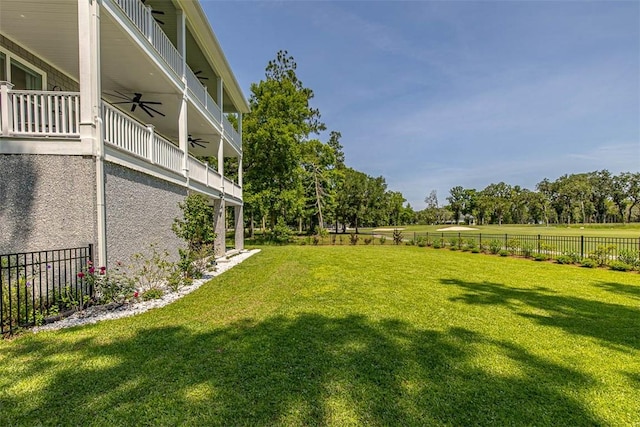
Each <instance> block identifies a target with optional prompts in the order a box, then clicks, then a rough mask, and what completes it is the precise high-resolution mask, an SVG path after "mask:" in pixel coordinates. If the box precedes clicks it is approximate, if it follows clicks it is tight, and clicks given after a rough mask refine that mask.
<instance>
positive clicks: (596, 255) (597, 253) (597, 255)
mask: <svg viewBox="0 0 640 427" xmlns="http://www.w3.org/2000/svg"><path fill="white" fill-rule="evenodd" d="M615 250H616V247H615V246H614V245H609V246H603V245H599V246H598V247H597V248H596V250H594V251H593V252H591V253H590V254H589V258H591V259H593V260H594V261H595V262H596V263H597V264H598V266H600V267H602V266H603V265H607V264H608V263H609V261H611V258H612V254H613V253H614V252H615Z"/></svg>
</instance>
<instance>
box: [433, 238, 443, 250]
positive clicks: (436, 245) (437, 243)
mask: <svg viewBox="0 0 640 427" xmlns="http://www.w3.org/2000/svg"><path fill="white" fill-rule="evenodd" d="M432 246H433V248H434V249H440V248H441V247H442V240H441V239H434V240H433V245H432Z"/></svg>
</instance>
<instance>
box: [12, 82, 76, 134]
mask: <svg viewBox="0 0 640 427" xmlns="http://www.w3.org/2000/svg"><path fill="white" fill-rule="evenodd" d="M9 87H10V84H9V83H6V82H4V83H0V106H1V107H2V114H0V135H16V136H36V135H37V136H44V137H63V138H68V137H71V138H77V137H79V136H80V95H79V94H78V93H75V92H57V91H54V92H51V91H33V90H10V89H9Z"/></svg>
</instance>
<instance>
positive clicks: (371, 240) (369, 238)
mask: <svg viewBox="0 0 640 427" xmlns="http://www.w3.org/2000/svg"><path fill="white" fill-rule="evenodd" d="M371 243H373V237H365V238H364V244H365V245H370V244H371Z"/></svg>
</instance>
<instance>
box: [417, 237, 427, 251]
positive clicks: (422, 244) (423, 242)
mask: <svg viewBox="0 0 640 427" xmlns="http://www.w3.org/2000/svg"><path fill="white" fill-rule="evenodd" d="M416 243H417V245H418V246H419V247H421V248H424V247H425V246H427V238H426V237H424V236H418V238H417V239H416Z"/></svg>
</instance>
